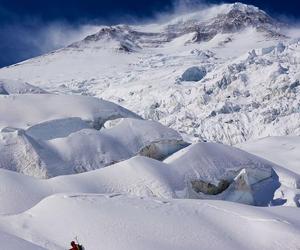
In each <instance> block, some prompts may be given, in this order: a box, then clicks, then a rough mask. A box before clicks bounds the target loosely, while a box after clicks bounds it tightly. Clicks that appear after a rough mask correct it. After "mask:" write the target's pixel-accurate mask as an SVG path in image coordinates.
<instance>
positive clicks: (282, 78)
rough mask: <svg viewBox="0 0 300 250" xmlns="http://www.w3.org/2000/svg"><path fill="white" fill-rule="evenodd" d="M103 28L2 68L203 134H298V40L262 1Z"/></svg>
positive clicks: (233, 137)
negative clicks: (287, 33)
mask: <svg viewBox="0 0 300 250" xmlns="http://www.w3.org/2000/svg"><path fill="white" fill-rule="evenodd" d="M99 29H100V30H99V32H98V33H96V34H93V35H90V36H88V37H87V38H85V39H84V40H83V41H79V42H75V43H73V44H72V45H70V46H69V47H67V48H64V49H61V50H58V51H54V52H52V53H50V54H47V55H44V56H41V57H37V58H34V59H31V60H28V61H25V62H22V63H19V64H16V65H13V66H10V67H6V68H3V69H1V70H0V78H4V79H14V80H18V81H24V82H29V83H30V84H33V85H36V86H39V87H41V88H44V89H45V90H47V91H55V92H58V93H68V94H70V93H78V94H85V95H92V96H97V97H101V98H104V99H106V100H110V101H113V102H117V103H118V104H120V105H122V106H124V107H126V108H128V109H130V110H132V111H134V112H136V113H138V114H139V115H141V116H142V117H144V118H147V119H153V120H157V121H160V122H161V123H163V124H165V125H167V126H170V127H172V128H175V129H177V130H179V131H180V132H183V133H186V134H188V135H191V136H192V137H196V138H200V140H208V141H218V142H223V143H227V144H237V143H241V142H243V141H247V140H250V139H255V138H260V137H263V136H269V135H273V136H274V135H287V134H288V135H299V134H300V130H299V127H300V124H299V121H300V119H299V108H300V107H299V89H300V84H299V80H300V79H299V73H298V72H299V71H298V69H299V61H300V54H299V53H300V52H299V42H298V40H295V39H290V38H289V37H287V36H285V35H284V34H285V29H286V25H284V24H282V23H279V22H277V21H276V20H274V19H272V18H271V17H270V16H269V15H268V14H266V13H265V12H263V11H261V10H259V9H258V8H256V7H253V6H248V5H244V4H241V3H236V4H224V5H220V6H213V7H210V8H208V9H205V10H199V11H196V12H194V13H188V14H181V15H179V16H175V17H173V18H169V19H168V20H164V21H163V22H162V21H161V22H159V23H153V24H147V25H135V26H129V25H118V26H113V27H100V28H99ZM191 67H192V68H193V69H194V71H193V70H188V69H189V68H191ZM197 68H199V70H197ZM186 70H188V71H187V72H186V74H185V75H184V73H185V71H186ZM195 70H196V72H195ZM199 71H200V72H201V73H199ZM197 72H198V73H197ZM190 74H192V77H188V75H190ZM193 74H196V76H193ZM191 80H192V81H191Z"/></svg>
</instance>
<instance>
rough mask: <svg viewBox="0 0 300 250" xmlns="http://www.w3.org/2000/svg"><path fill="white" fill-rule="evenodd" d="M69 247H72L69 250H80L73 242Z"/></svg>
mask: <svg viewBox="0 0 300 250" xmlns="http://www.w3.org/2000/svg"><path fill="white" fill-rule="evenodd" d="M71 246H72V248H71V249H70V250H81V249H82V248H81V247H80V246H79V245H78V244H76V243H75V241H72V242H71Z"/></svg>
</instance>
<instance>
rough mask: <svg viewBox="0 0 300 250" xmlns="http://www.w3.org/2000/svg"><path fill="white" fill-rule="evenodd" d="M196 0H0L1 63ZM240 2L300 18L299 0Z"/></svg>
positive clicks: (272, 12)
mask: <svg viewBox="0 0 300 250" xmlns="http://www.w3.org/2000/svg"><path fill="white" fill-rule="evenodd" d="M197 1H198V0H105V1H104V0H51V1H49V0H0V67H1V66H5V65H9V64H13V63H16V62H18V61H21V60H24V59H27V58H30V57H33V56H36V55H39V54H42V53H45V52H47V51H49V50H53V49H56V48H58V47H60V46H63V45H64V43H67V42H68V39H63V34H66V36H68V37H72V36H73V35H74V34H75V33H76V31H78V29H82V26H83V25H87V24H98V23H101V24H116V23H121V22H126V23H128V22H129V23H130V22H136V21H139V20H148V19H151V18H153V17H154V16H155V15H156V14H158V13H162V12H170V11H172V10H174V8H175V7H176V5H177V4H178V3H179V2H185V3H187V4H189V3H191V2H192V3H195V2H197ZM198 2H200V1H198ZM201 2H202V3H203V2H204V1H201ZM205 2H206V3H221V2H235V1H230V0H228V1H226V0H225V1H218V0H211V1H205ZM243 2H244V3H247V4H253V5H256V6H258V7H260V8H262V9H264V10H266V11H267V12H269V13H270V14H272V15H275V16H276V17H288V18H290V19H291V20H294V21H295V20H298V19H300V11H299V9H300V1H299V0H284V1H282V0H252V1H251V0H248V1H247V0H246V1H243ZM51 36H55V37H51ZM59 36H60V37H59ZM61 36H62V37H61Z"/></svg>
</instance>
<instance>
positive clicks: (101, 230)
mask: <svg viewBox="0 0 300 250" xmlns="http://www.w3.org/2000/svg"><path fill="white" fill-rule="evenodd" d="M146 218H147V219H146ZM299 218H300V210H299V209H296V208H264V209H262V208H257V207H250V206H244V205H240V204H235V203H228V202H224V201H200V200H197V201H196V200H162V199H148V198H137V197H128V196H123V195H118V194H110V195H95V194H91V195H87V194H65V195H64V194H62V195H55V196H51V197H49V198H47V199H45V200H43V201H42V202H41V203H39V204H38V205H37V206H35V207H34V208H32V209H30V210H28V211H27V212H25V213H23V214H19V215H15V216H2V217H0V229H1V230H3V231H8V232H10V233H11V234H14V235H16V236H17V237H20V238H23V239H25V240H29V241H32V242H34V243H35V244H38V245H40V246H41V247H44V248H46V249H52V250H62V249H66V248H67V247H68V244H69V242H70V241H71V240H73V239H74V237H75V236H77V237H78V239H79V241H80V242H81V243H82V244H83V245H84V246H85V247H86V249H91V250H94V249H95V250H96V249H99V246H100V248H101V249H102V248H103V249H106V250H112V249H124V250H127V249H131V250H132V249H145V250H147V249H149V250H152V249H157V250H168V249H170V250H171V249H172V250H177V249H178V250H179V249H187V247H188V249H191V250H193V249H195V250H196V249H197V250H198V249H230V250H232V249H241V248H242V249H270V250H271V249H272V250H273V249H297V246H299V244H300V239H299V237H298V236H299V233H300V220H299ZM49 225H51V226H49ZM66 225H67V227H68V230H65V228H66ZM116 238H117V239H118V240H116ZM33 249H34V248H33Z"/></svg>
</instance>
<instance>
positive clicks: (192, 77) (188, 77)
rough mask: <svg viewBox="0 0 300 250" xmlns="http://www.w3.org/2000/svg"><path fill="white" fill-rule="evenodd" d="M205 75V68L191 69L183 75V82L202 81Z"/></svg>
mask: <svg viewBox="0 0 300 250" xmlns="http://www.w3.org/2000/svg"><path fill="white" fill-rule="evenodd" d="M205 75H206V69H205V68H204V67H201V68H199V67H191V68H188V69H187V70H186V71H185V72H184V73H183V74H182V76H181V80H182V81H187V82H198V81H200V80H202V79H203V78H204V77H205Z"/></svg>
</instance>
